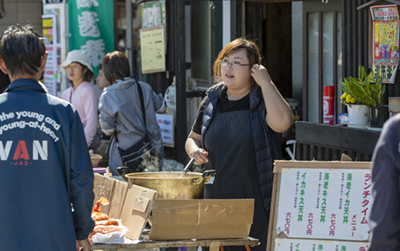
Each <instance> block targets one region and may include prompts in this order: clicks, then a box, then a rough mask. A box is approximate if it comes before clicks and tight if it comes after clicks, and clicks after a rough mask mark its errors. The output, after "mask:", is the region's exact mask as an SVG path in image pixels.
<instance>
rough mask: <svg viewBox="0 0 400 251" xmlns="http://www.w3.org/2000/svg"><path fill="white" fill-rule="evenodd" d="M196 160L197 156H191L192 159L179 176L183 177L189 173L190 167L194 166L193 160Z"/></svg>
mask: <svg viewBox="0 0 400 251" xmlns="http://www.w3.org/2000/svg"><path fill="white" fill-rule="evenodd" d="M195 160H196V159H195V158H191V159H190V161H189V163H188V164H187V165H186V166H185V168H184V169H183V171H182V173H181V175H180V176H179V178H182V177H183V176H184V175H185V174H186V173H187V171H188V169H189V167H191V166H192V164H193V162H194V161H195Z"/></svg>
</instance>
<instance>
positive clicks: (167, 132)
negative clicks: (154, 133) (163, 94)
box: [156, 110, 175, 147]
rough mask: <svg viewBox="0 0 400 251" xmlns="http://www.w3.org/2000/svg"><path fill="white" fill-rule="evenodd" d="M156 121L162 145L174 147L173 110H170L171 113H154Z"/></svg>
mask: <svg viewBox="0 0 400 251" xmlns="http://www.w3.org/2000/svg"><path fill="white" fill-rule="evenodd" d="M156 117H157V122H158V125H159V126H160V130H161V138H162V142H163V144H164V146H169V147H174V146H175V140H174V129H175V126H174V111H173V110H172V114H171V113H168V112H167V114H159V113H156Z"/></svg>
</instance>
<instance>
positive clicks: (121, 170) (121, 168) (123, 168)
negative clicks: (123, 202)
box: [117, 166, 131, 182]
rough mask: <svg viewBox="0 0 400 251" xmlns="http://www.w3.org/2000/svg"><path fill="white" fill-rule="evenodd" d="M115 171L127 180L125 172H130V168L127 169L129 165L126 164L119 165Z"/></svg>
mask: <svg viewBox="0 0 400 251" xmlns="http://www.w3.org/2000/svg"><path fill="white" fill-rule="evenodd" d="M117 172H118V173H119V175H121V177H122V178H123V179H124V180H125V181H126V182H128V178H126V176H125V175H126V174H128V173H131V170H130V169H129V167H127V166H119V167H117Z"/></svg>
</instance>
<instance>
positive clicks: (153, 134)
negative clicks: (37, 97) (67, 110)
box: [99, 51, 165, 175]
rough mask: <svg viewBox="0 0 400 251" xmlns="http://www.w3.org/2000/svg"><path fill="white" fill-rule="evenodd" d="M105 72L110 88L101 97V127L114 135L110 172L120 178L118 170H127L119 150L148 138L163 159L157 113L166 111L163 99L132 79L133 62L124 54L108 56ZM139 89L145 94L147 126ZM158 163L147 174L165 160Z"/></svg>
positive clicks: (103, 67)
mask: <svg viewBox="0 0 400 251" xmlns="http://www.w3.org/2000/svg"><path fill="white" fill-rule="evenodd" d="M102 70H103V73H104V76H105V78H106V79H107V81H108V83H109V84H110V86H109V87H107V88H105V90H104V92H103V93H102V94H101V96H100V101H99V111H100V126H101V129H102V130H103V132H104V133H105V134H106V135H111V134H114V137H113V139H112V142H111V146H110V150H109V157H110V159H109V168H110V171H111V172H112V174H113V175H119V174H118V172H117V167H120V166H123V163H122V159H121V156H120V154H119V151H118V148H117V146H119V148H121V149H123V150H126V149H128V148H129V147H131V146H132V145H134V144H136V143H137V142H139V141H140V140H142V139H143V138H144V137H145V136H146V134H147V136H148V137H149V139H150V142H151V144H152V146H153V147H154V149H155V150H156V151H157V152H158V154H159V155H160V156H161V157H162V156H163V152H164V148H163V144H162V141H161V131H160V127H159V126H158V123H157V119H156V112H162V111H164V110H165V106H164V102H163V99H162V97H160V96H158V95H157V94H155V93H154V92H153V90H152V89H151V87H150V85H149V84H147V83H144V82H140V81H136V80H135V79H134V78H132V77H130V67H129V60H128V58H127V57H126V56H125V55H124V54H123V53H122V52H118V51H114V52H111V53H108V54H107V55H106V56H105V57H104V59H103V63H102ZM137 85H140V86H141V88H142V92H143V99H144V106H145V113H146V122H145V121H144V119H143V113H142V108H141V104H140V98H139V93H138V86H137ZM145 124H146V127H145ZM116 137H117V138H118V143H117V142H116V139H115V138H116ZM158 161H159V162H158V163H157V164H156V165H155V166H147V168H148V169H147V170H149V169H150V170H153V171H154V170H157V171H159V170H160V165H161V164H162V159H160V160H158Z"/></svg>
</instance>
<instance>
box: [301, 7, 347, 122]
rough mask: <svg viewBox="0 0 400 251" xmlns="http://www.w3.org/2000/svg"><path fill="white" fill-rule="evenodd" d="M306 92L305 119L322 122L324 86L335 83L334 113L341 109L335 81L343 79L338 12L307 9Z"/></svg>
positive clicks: (340, 17) (338, 81)
mask: <svg viewBox="0 0 400 251" xmlns="http://www.w3.org/2000/svg"><path fill="white" fill-rule="evenodd" d="M306 21H307V25H306V27H307V35H306V39H307V43H306V60H307V70H306V73H307V74H306V81H305V84H306V87H307V88H306V89H307V92H306V95H307V98H306V100H307V115H308V116H307V117H306V118H308V119H306V120H308V121H310V122H315V123H322V117H323V114H322V112H323V107H322V95H323V86H330V85H333V86H335V93H336V102H335V103H336V105H335V111H336V112H335V120H334V121H335V122H336V117H337V114H339V113H340V112H341V106H340V105H338V104H340V101H339V99H338V98H337V96H338V94H339V88H338V84H339V83H340V82H341V80H342V42H341V41H342V22H341V21H342V16H341V13H340V12H338V11H324V12H308V13H307V15H306Z"/></svg>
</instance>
